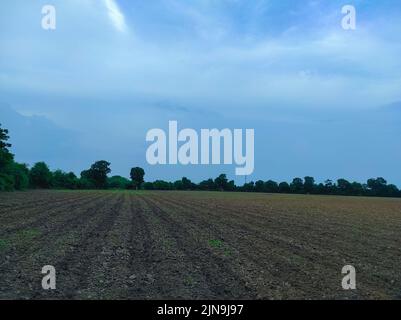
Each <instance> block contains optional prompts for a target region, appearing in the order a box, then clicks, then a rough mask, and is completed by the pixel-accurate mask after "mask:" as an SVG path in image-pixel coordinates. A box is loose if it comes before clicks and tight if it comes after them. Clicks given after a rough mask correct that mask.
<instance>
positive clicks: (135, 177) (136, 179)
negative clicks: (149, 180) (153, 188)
mask: <svg viewBox="0 0 401 320" xmlns="http://www.w3.org/2000/svg"><path fill="white" fill-rule="evenodd" d="M130 177H131V180H132V184H133V185H134V188H135V189H136V190H138V189H139V188H140V187H141V185H142V183H144V181H145V180H144V177H145V170H143V169H142V168H140V167H135V168H132V169H131V172H130Z"/></svg>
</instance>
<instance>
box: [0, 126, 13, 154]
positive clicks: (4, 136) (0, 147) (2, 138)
mask: <svg viewBox="0 0 401 320" xmlns="http://www.w3.org/2000/svg"><path fill="white" fill-rule="evenodd" d="M9 139H10V137H9V135H8V130H7V129H3V128H2V127H1V123H0V151H3V152H9V150H8V148H10V147H11V144H10V143H8V142H7V141H8V140H9Z"/></svg>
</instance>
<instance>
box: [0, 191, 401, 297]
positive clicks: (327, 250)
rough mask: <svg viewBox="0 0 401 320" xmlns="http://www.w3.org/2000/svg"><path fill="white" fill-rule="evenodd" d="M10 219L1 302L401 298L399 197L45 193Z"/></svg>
mask: <svg viewBox="0 0 401 320" xmlns="http://www.w3.org/2000/svg"><path fill="white" fill-rule="evenodd" d="M0 221H1V225H0V299H50V298H51V299H400V298H401V269H400V268H401V200H400V199H379V198H377V199H375V198H353V197H350V198H346V197H323V196H294V195H270V194H239V193H223V192H221V193H220V192H216V193H213V192H112V191H85V192H62V191H35V192H17V193H4V194H0ZM348 264H351V265H353V266H354V267H355V268H356V270H357V290H352V291H345V290H343V289H342V287H341V280H342V277H343V275H342V274H341V270H342V268H343V266H345V265H348ZM44 265H53V266H54V267H55V268H56V272H57V289H56V290H53V291H51V290H50V291H46V290H43V289H42V287H41V280H42V277H43V275H42V274H41V269H42V267H43V266H44Z"/></svg>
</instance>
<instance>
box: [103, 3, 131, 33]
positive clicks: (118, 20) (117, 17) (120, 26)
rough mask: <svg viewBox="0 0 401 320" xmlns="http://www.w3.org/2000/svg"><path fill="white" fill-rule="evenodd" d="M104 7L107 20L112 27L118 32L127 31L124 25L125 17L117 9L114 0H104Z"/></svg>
mask: <svg viewBox="0 0 401 320" xmlns="http://www.w3.org/2000/svg"><path fill="white" fill-rule="evenodd" d="M103 2H104V5H105V6H106V8H107V11H108V15H109V18H110V20H111V22H112V24H113V26H114V27H115V28H116V29H117V30H118V31H120V32H125V31H127V25H126V23H125V17H124V15H123V13H122V12H121V10H120V8H119V7H118V5H117V3H116V2H115V0H104V1H103Z"/></svg>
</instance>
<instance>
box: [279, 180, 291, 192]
mask: <svg viewBox="0 0 401 320" xmlns="http://www.w3.org/2000/svg"><path fill="white" fill-rule="evenodd" d="M278 191H279V192H280V193H290V192H291V187H290V185H289V184H288V183H287V182H281V183H280V184H279V185H278Z"/></svg>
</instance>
